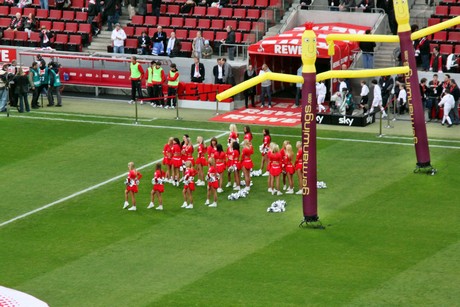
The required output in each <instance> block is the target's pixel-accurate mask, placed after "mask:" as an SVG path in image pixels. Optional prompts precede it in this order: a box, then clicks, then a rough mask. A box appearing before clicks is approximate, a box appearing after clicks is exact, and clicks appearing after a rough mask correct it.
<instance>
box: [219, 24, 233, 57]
mask: <svg viewBox="0 0 460 307" xmlns="http://www.w3.org/2000/svg"><path fill="white" fill-rule="evenodd" d="M226 30H227V38H226V39H223V40H222V43H225V44H230V45H232V44H235V43H236V34H235V31H234V30H233V28H232V26H227V28H226ZM227 50H228V59H229V60H230V61H233V60H234V59H235V50H236V47H235V46H228V47H227Z"/></svg>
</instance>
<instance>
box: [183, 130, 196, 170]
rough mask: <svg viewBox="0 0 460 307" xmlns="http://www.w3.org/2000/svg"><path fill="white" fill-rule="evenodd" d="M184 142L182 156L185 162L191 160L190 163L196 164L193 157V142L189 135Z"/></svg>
mask: <svg viewBox="0 0 460 307" xmlns="http://www.w3.org/2000/svg"><path fill="white" fill-rule="evenodd" d="M183 143H184V144H183V145H182V157H183V163H185V162H187V161H190V163H191V164H192V166H193V165H195V160H194V159H193V144H192V141H191V140H190V138H189V137H187V138H185V139H184V142H183Z"/></svg>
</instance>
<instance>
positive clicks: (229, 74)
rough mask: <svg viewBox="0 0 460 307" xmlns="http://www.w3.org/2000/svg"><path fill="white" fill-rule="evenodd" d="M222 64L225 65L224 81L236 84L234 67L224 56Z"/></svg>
mask: <svg viewBox="0 0 460 307" xmlns="http://www.w3.org/2000/svg"><path fill="white" fill-rule="evenodd" d="M222 66H223V67H224V71H225V75H224V83H225V84H231V85H235V77H233V67H232V65H230V64H228V63H227V59H226V58H222Z"/></svg>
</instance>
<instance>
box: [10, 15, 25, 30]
mask: <svg viewBox="0 0 460 307" xmlns="http://www.w3.org/2000/svg"><path fill="white" fill-rule="evenodd" d="M23 29H24V19H23V18H22V15H21V13H16V15H15V16H13V18H11V22H10V25H9V27H8V28H7V30H14V31H22V30H23Z"/></svg>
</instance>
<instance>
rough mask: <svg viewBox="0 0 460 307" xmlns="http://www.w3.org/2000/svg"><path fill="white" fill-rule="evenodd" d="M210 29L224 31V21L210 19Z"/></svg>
mask: <svg viewBox="0 0 460 307" xmlns="http://www.w3.org/2000/svg"><path fill="white" fill-rule="evenodd" d="M211 29H212V30H223V29H224V20H223V19H212V20H211Z"/></svg>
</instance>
